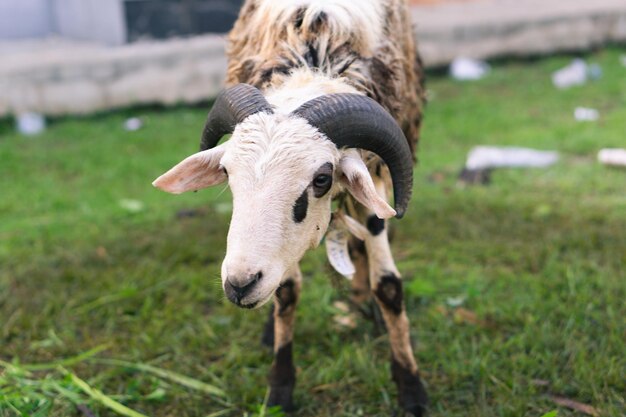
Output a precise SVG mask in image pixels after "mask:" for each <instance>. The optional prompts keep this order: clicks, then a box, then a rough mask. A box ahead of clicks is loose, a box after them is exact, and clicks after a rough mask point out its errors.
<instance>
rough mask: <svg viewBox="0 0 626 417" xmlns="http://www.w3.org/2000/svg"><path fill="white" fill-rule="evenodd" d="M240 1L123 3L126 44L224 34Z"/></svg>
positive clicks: (144, 0)
mask: <svg viewBox="0 0 626 417" xmlns="http://www.w3.org/2000/svg"><path fill="white" fill-rule="evenodd" d="M242 3H243V0H125V2H124V10H125V18H126V28H127V33H128V41H129V42H133V41H136V40H139V39H165V38H169V37H173V36H190V35H197V34H202V33H225V32H228V31H229V30H230V29H231V28H232V26H233V23H234V22H235V20H236V19H237V15H238V13H239V8H240V7H241V5H242Z"/></svg>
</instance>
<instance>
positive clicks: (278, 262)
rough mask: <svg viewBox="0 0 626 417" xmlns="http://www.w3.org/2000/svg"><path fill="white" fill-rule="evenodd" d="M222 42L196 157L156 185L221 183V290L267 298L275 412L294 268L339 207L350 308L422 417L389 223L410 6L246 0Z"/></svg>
mask: <svg viewBox="0 0 626 417" xmlns="http://www.w3.org/2000/svg"><path fill="white" fill-rule="evenodd" d="M228 41H229V43H228V45H229V47H228V50H227V54H228V58H229V63H228V71H227V77H226V84H227V87H226V89H225V90H224V91H223V92H222V93H221V94H220V95H219V96H218V98H217V99H216V101H215V103H214V106H213V108H212V109H211V111H210V112H209V115H208V118H207V121H206V124H205V127H204V130H203V132H202V138H201V151H200V152H198V153H195V154H193V155H191V156H189V157H187V158H186V159H184V160H183V161H182V162H180V163H179V164H177V165H176V166H174V167H173V168H172V169H170V170H169V171H167V172H166V173H165V174H163V175H161V176H160V177H159V178H157V179H156V180H155V181H154V183H153V184H154V185H155V186H156V187H158V188H160V189H162V190H164V191H167V192H170V193H182V192H185V191H191V190H198V189H201V188H205V187H210V186H213V185H217V184H221V183H224V182H226V181H227V182H228V184H229V186H230V188H231V190H232V195H233V213H232V220H231V224H230V228H229V231H228V236H227V250H226V256H225V258H224V261H223V263H222V267H221V278H222V286H223V289H224V292H225V294H226V297H227V298H228V299H229V300H230V301H231V302H233V303H234V304H236V305H237V306H239V307H242V308H258V307H260V306H262V305H263V304H265V303H266V302H268V301H269V300H270V299H272V298H273V299H274V308H273V312H272V316H271V318H272V321H273V326H272V325H271V323H270V327H269V328H270V334H269V335H266V336H267V337H266V338H265V340H273V348H274V362H273V364H272V368H271V372H270V378H269V382H270V397H269V404H270V405H280V406H282V408H283V409H284V410H287V411H289V410H292V409H293V408H294V406H293V401H292V393H293V390H294V386H295V379H296V378H295V368H294V365H293V360H292V340H293V333H294V319H295V308H296V304H297V302H298V299H299V296H300V290H301V285H302V274H301V272H300V269H299V267H298V264H299V262H300V260H301V259H302V257H303V256H304V254H305V252H306V251H307V250H308V249H310V248H314V247H316V246H317V245H318V244H319V243H320V241H321V240H322V238H323V237H324V235H325V233H326V231H327V229H328V225H329V222H330V220H331V202H332V201H333V200H337V201H339V205H340V209H341V210H343V211H344V212H346V213H348V214H349V215H350V216H351V217H352V218H354V219H356V220H357V221H358V222H360V223H361V224H362V225H364V227H365V228H366V229H367V233H366V234H365V236H361V237H362V238H363V239H362V240H359V239H357V238H353V239H352V240H351V241H350V256H351V257H352V259H353V262H354V264H355V267H356V273H355V275H354V279H353V280H352V293H353V295H352V297H353V299H354V300H355V301H356V302H359V303H363V302H366V301H368V300H369V299H370V297H371V298H373V299H374V301H375V303H376V304H377V306H378V307H379V308H380V311H381V312H382V317H383V319H384V322H385V325H386V328H387V331H388V333H389V339H390V345H391V352H392V359H391V372H392V378H393V380H394V382H395V383H396V385H397V388H398V401H399V404H400V406H401V407H402V408H403V409H404V410H406V411H407V412H409V413H411V414H413V415H415V416H421V415H423V414H424V413H425V410H426V406H427V394H426V391H425V389H424V386H423V384H422V382H421V380H420V374H419V371H418V366H417V363H416V360H415V357H414V355H413V351H412V346H411V341H410V337H409V322H408V319H407V315H406V312H405V306H404V301H403V292H402V281H401V278H400V273H399V272H398V269H397V267H396V265H395V263H394V260H393V257H392V254H391V249H390V246H389V240H388V236H387V224H386V220H385V219H389V218H391V217H394V216H395V217H398V218H401V217H402V216H403V215H404V213H405V211H406V209H407V206H408V203H409V200H410V197H411V190H412V178H413V174H412V171H413V165H414V162H415V148H416V145H417V142H418V137H419V129H420V123H421V118H422V108H423V104H424V102H425V97H424V87H423V73H422V65H421V61H420V59H419V55H418V54H417V51H416V48H415V45H414V41H413V36H412V28H411V24H410V18H409V13H408V4H407V2H406V1H403V0H361V1H359V2H355V1H352V0H326V1H323V0H283V1H275V0H247V1H246V2H245V4H244V6H243V8H242V10H241V12H240V16H239V18H238V20H237V22H236V23H235V26H234V28H233V30H232V31H231V32H230V35H229V38H228ZM228 133H232V135H231V137H230V139H229V140H228V141H226V142H224V143H222V144H218V143H219V141H220V139H221V138H222V136H224V135H225V134H228ZM391 189H393V194H394V207H391V206H390V205H389V204H388V202H387V200H388V197H390V196H389V194H390V193H391ZM272 330H273V331H272Z"/></svg>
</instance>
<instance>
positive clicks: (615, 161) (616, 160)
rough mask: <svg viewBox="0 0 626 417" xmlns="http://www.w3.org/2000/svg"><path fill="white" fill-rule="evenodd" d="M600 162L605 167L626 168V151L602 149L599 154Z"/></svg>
mask: <svg viewBox="0 0 626 417" xmlns="http://www.w3.org/2000/svg"><path fill="white" fill-rule="evenodd" d="M598 161H599V162H600V163H601V164H604V165H609V166H616V167H626V149H620V148H605V149H601V150H600V152H598Z"/></svg>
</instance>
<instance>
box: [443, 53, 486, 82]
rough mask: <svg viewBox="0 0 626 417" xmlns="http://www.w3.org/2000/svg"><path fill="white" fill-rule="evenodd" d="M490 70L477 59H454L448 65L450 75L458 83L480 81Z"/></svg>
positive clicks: (483, 62) (484, 63)
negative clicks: (458, 81)
mask: <svg viewBox="0 0 626 417" xmlns="http://www.w3.org/2000/svg"><path fill="white" fill-rule="evenodd" d="M490 70H491V67H490V66H489V64H487V63H486V62H485V61H480V60H478V59H471V58H455V59H454V61H452V64H450V75H451V76H452V78H454V79H455V80H460V81H473V80H480V79H481V78H483V77H484V76H485V75H487V73H489V71H490Z"/></svg>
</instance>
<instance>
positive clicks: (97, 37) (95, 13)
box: [2, 0, 126, 45]
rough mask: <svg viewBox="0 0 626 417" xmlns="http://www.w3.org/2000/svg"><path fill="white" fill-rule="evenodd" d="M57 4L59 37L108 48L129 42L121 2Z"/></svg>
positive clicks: (69, 1) (98, 0) (63, 1)
mask: <svg viewBox="0 0 626 417" xmlns="http://www.w3.org/2000/svg"><path fill="white" fill-rule="evenodd" d="M2 1H4V0H2ZM54 3H55V7H54V16H55V21H56V29H57V33H58V34H59V35H61V36H64V37H67V38H70V39H77V40H87V41H98V42H102V43H105V44H107V45H121V44H123V43H125V42H126V25H125V23H124V10H123V5H122V1H121V0H55V1H54Z"/></svg>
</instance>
